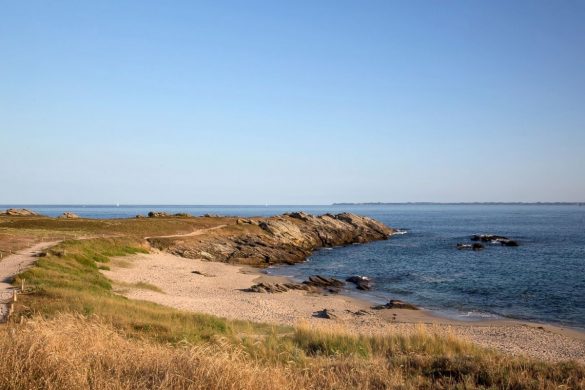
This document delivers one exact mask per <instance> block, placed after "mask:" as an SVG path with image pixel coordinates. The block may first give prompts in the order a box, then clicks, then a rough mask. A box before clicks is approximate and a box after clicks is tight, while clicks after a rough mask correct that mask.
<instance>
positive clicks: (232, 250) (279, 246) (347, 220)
mask: <svg viewBox="0 0 585 390" xmlns="http://www.w3.org/2000/svg"><path fill="white" fill-rule="evenodd" d="M206 218H213V216H211V215H206ZM248 221H250V222H248ZM221 223H222V224H224V225H225V227H224V228H220V229H214V230H213V232H212V233H211V232H210V233H204V234H199V235H197V236H196V237H192V238H191V237H180V238H172V237H167V238H162V237H159V238H149V239H148V241H149V243H150V244H151V245H152V246H153V247H155V248H157V249H159V250H163V251H166V252H169V253H173V254H176V255H178V256H182V257H187V258H201V257H202V256H200V255H199V253H203V252H205V253H206V254H209V256H205V257H206V258H208V259H209V260H215V261H221V262H229V263H237V264H247V265H253V266H259V267H264V266H269V265H271V264H278V263H285V264H294V263H299V262H302V261H305V260H306V259H307V257H309V256H310V255H311V253H312V251H314V250H315V249H318V248H323V247H334V246H341V245H349V244H354V243H365V242H370V241H376V240H385V239H387V238H388V237H389V236H390V235H391V234H392V233H393V232H394V231H395V230H394V229H391V228H389V227H387V226H385V225H384V224H382V223H380V222H378V221H376V220H373V219H371V218H368V217H361V216H358V215H355V214H348V213H342V214H337V215H333V214H325V215H320V216H314V215H311V214H307V213H303V212H298V213H289V214H283V215H279V216H274V217H270V218H263V219H246V218H236V217H233V218H232V217H221ZM235 226H238V228H237V229H234V228H233V227H235Z"/></svg>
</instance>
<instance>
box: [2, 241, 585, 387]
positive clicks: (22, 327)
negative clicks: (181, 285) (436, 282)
mask: <svg viewBox="0 0 585 390" xmlns="http://www.w3.org/2000/svg"><path fill="white" fill-rule="evenodd" d="M146 251H147V247H145V246H144V241H143V240H140V239H137V238H135V237H110V238H95V239H88V240H67V241H64V242H62V243H60V244H59V245H57V246H55V247H53V248H52V249H51V250H49V251H48V253H47V256H46V257H43V258H40V259H39V261H38V262H37V265H36V266H35V267H33V268H31V269H29V270H27V271H26V272H24V273H23V274H21V275H19V276H18V278H17V280H16V283H19V281H20V280H21V279H26V284H27V285H28V286H30V288H31V291H30V293H28V294H24V295H22V296H21V297H20V298H19V301H18V305H17V306H16V314H15V316H14V317H13V319H12V322H11V323H9V324H7V325H3V326H2V327H0V351H2V354H3V359H0V389H1V388H11V389H31V388H46V389H61V388H92V389H106V388H108V389H118V388H119V389H122V388H124V389H129V388H135V389H138V388H140V389H142V388H169V389H170V388H194V389H196V388H238V389H240V388H241V389H281V388H292V389H297V388H298V389H301V388H328V389H343V388H404V389H416V388H456V387H458V388H506V389H525V388H526V389H546V388H558V387H560V386H565V388H585V368H584V367H583V366H581V365H578V364H577V363H555V364H552V363H543V362H539V361H535V360H530V359H525V358H514V357H510V356H504V355H501V354H499V353H497V352H494V351H491V350H485V349H482V348H479V347H477V346H475V345H473V344H470V343H467V342H464V341H462V340H459V339H457V338H455V337H453V336H450V335H437V334H434V333H432V332H430V331H428V330H427V329H425V328H424V327H420V329H419V330H418V332H416V333H415V334H411V335H400V334H386V335H382V336H363V335H356V334H352V333H349V332H348V331H346V330H344V329H343V328H335V327H332V328H328V329H311V328H309V327H308V326H307V325H303V324H300V325H299V326H297V327H295V328H291V327H282V326H270V325H263V324H255V323H249V322H244V321H228V320H225V319H221V318H217V317H213V316H209V315H203V314H196V313H187V312H182V311H179V310H176V309H172V308H168V307H164V306H161V305H157V304H153V303H149V302H144V301H134V300H129V299H126V298H124V297H122V296H119V295H116V294H115V293H114V291H113V289H112V283H111V282H110V281H109V280H108V279H107V278H105V277H104V276H103V275H102V274H101V273H100V272H99V268H100V267H103V266H107V264H108V263H109V262H110V258H111V257H114V256H116V257H117V256H123V255H126V254H133V253H142V252H146Z"/></svg>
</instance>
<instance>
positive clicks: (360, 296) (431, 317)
mask: <svg viewBox="0 0 585 390" xmlns="http://www.w3.org/2000/svg"><path fill="white" fill-rule="evenodd" d="M294 265H295V264H291V265H290V266H294ZM257 271H258V273H259V274H260V275H266V276H268V277H274V278H284V279H283V280H286V281H289V282H294V283H301V282H302V279H297V278H292V277H290V276H287V275H278V274H266V273H265V272H266V269H258V270H257ZM268 282H269V281H268ZM339 295H344V296H346V297H348V298H351V299H355V300H356V301H358V302H363V303H364V304H368V305H370V306H373V305H379V304H384V303H386V302H388V301H389V300H390V298H388V299H381V298H380V297H375V296H373V295H369V294H368V291H364V292H360V291H359V290H348V289H341V291H340V292H339ZM401 299H402V298H401ZM407 303H410V302H407ZM417 308H418V311H419V312H421V313H424V314H425V317H426V318H427V320H428V321H429V323H437V322H439V323H445V324H453V325H461V326H465V325H471V326H475V325H476V326H482V325H486V326H487V325H494V324H502V325H506V324H507V325H518V324H520V325H529V326H534V327H539V326H541V327H546V328H548V329H551V330H554V331H557V332H561V333H570V334H572V335H574V336H575V337H581V338H583V339H585V328H579V327H574V326H569V325H563V324H558V323H554V322H540V321H535V320H528V319H519V318H510V317H504V316H500V315H497V314H492V313H487V312H486V314H489V315H490V317H484V318H482V317H479V316H475V317H473V316H470V317H467V318H468V319H458V318H456V317H459V316H462V317H463V316H464V314H463V312H459V311H456V310H453V311H452V314H451V312H449V311H448V310H445V311H442V310H439V309H429V308H426V307H424V306H418V305H417ZM383 311H390V310H389V309H385V310H380V312H383ZM401 312H404V310H402V311H401ZM458 313H459V314H458Z"/></svg>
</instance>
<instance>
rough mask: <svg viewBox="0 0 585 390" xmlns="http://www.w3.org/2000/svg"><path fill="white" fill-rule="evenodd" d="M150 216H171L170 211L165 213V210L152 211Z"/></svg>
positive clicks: (149, 213)
mask: <svg viewBox="0 0 585 390" xmlns="http://www.w3.org/2000/svg"><path fill="white" fill-rule="evenodd" d="M148 217H149V218H163V217H170V214H169V213H165V212H164V211H150V212H148Z"/></svg>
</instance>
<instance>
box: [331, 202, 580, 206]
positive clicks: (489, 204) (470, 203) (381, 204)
mask: <svg viewBox="0 0 585 390" xmlns="http://www.w3.org/2000/svg"><path fill="white" fill-rule="evenodd" d="M404 205H421V206H424V205H438V206H584V205H585V202H363V203H351V202H350V203H333V204H332V206H404Z"/></svg>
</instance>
